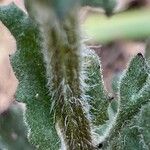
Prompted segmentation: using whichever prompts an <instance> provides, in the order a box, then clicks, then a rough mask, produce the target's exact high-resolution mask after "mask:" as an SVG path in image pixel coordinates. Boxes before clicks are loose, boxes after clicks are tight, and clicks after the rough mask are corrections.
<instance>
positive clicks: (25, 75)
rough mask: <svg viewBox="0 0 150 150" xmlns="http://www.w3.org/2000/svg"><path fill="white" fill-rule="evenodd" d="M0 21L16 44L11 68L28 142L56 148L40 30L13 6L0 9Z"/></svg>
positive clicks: (40, 147)
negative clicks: (23, 109) (24, 111)
mask: <svg viewBox="0 0 150 150" xmlns="http://www.w3.org/2000/svg"><path fill="white" fill-rule="evenodd" d="M12 18H13V19H12ZM0 20H1V21H2V22H3V23H4V24H5V25H6V27H8V29H9V30H10V31H11V33H12V34H13V36H14V37H15V38H16V41H17V46H18V50H17V52H16V53H15V56H14V57H13V58H12V65H13V68H14V71H15V73H16V75H17V78H18V79H19V82H20V84H19V88H18V91H17V94H16V97H17V100H21V101H22V102H25V103H26V105H27V111H26V119H27V123H28V125H29V127H30V130H31V134H30V136H29V139H30V141H31V143H32V144H33V145H34V146H35V147H36V148H37V149H40V150H42V149H43V150H45V149H50V150H51V149H58V147H59V139H58V136H57V134H56V131H55V125H54V121H53V119H54V118H53V115H52V114H50V107H51V100H50V96H49V95H48V93H49V90H48V88H47V87H46V83H47V80H46V71H45V66H44V62H43V56H42V53H41V49H42V46H41V41H42V40H41V37H40V34H39V29H38V27H37V25H36V24H35V23H34V22H33V21H32V20H31V19H30V18H29V17H28V16H27V15H26V14H24V13H23V12H22V11H21V10H20V9H19V8H18V7H16V6H15V5H14V4H10V5H8V6H5V7H0Z"/></svg>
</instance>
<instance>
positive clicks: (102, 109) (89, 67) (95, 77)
mask: <svg viewBox="0 0 150 150" xmlns="http://www.w3.org/2000/svg"><path fill="white" fill-rule="evenodd" d="M84 53H86V55H85V56H84V63H85V66H86V76H87V79H86V84H87V86H88V87H87V92H86V95H88V96H89V99H90V100H89V104H90V106H91V107H90V114H91V117H92V123H93V124H94V125H97V126H99V125H102V124H103V123H105V121H106V120H108V115H107V108H108V105H109V101H108V96H107V94H106V91H105V88H104V81H103V76H102V68H101V64H100V60H99V57H98V56H97V54H96V53H95V52H94V51H93V50H89V49H85V50H84Z"/></svg>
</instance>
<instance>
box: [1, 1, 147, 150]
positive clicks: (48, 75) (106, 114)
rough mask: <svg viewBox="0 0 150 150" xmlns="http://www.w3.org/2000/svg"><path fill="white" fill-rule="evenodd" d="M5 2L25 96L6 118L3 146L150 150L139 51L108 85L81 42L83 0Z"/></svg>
mask: <svg viewBox="0 0 150 150" xmlns="http://www.w3.org/2000/svg"><path fill="white" fill-rule="evenodd" d="M25 5H26V8H27V11H28V15H27V14H25V13H24V12H22V11H21V10H20V9H19V8H18V7H17V6H16V5H15V4H13V3H12V4H10V5H8V6H3V7H0V20H1V21H2V22H3V23H4V24H5V26H6V27H7V28H8V29H9V30H10V32H11V33H12V34H13V36H14V37H15V39H16V41H17V49H18V50H17V52H16V53H15V55H14V56H12V57H11V62H12V66H13V69H14V71H15V74H16V76H17V78H18V80H19V87H18V90H17V93H16V99H17V101H21V102H23V103H25V104H26V111H25V112H24V111H23V110H22V109H21V108H20V107H18V106H16V105H15V104H13V105H11V107H10V108H9V109H8V111H6V112H4V113H2V114H1V116H0V149H2V150H34V149H35V150H36V149H37V150H60V149H61V150H98V149H102V150H149V149H150V76H149V74H150V73H149V72H150V69H149V66H148V64H147V61H146V60H145V58H144V57H143V56H142V54H138V55H137V56H135V57H134V58H133V59H132V60H131V62H130V64H129V66H128V68H127V70H126V71H124V73H123V74H122V75H121V77H120V78H119V81H118V82H117V83H116V84H115V85H116V92H117V98H115V99H114V100H111V101H110V98H109V96H108V93H107V92H106V91H105V88H104V84H103V77H102V74H101V63H100V60H99V57H98V56H97V55H96V54H95V52H94V51H93V50H90V49H88V48H87V47H86V46H85V45H83V43H82V42H81V40H80V29H79V24H78V17H77V16H78V11H79V6H80V5H79V2H78V0H76V1H74V0H27V1H25Z"/></svg>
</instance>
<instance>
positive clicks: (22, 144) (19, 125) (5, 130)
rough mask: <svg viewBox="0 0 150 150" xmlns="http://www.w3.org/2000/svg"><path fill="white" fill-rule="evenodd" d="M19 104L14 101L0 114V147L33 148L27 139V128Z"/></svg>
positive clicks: (9, 148) (11, 148)
mask: <svg viewBox="0 0 150 150" xmlns="http://www.w3.org/2000/svg"><path fill="white" fill-rule="evenodd" d="M21 105H22V104H19V103H16V102H15V103H14V104H12V105H11V106H10V108H9V109H8V110H7V111H6V112H3V113H2V114H0V149H8V150H19V149H22V150H27V149H28V150H33V149H34V148H33V147H32V146H31V145H30V144H29V142H28V139H27V135H28V128H27V125H26V123H25V120H24V110H23V109H22V106H21Z"/></svg>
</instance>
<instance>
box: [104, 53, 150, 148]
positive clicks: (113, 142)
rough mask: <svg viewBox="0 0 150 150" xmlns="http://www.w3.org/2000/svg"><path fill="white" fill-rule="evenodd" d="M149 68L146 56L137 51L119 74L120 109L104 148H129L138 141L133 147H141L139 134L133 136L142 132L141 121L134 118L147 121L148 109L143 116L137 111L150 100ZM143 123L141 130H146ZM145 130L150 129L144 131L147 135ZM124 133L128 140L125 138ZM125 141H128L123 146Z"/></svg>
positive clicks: (144, 134)
mask: <svg viewBox="0 0 150 150" xmlns="http://www.w3.org/2000/svg"><path fill="white" fill-rule="evenodd" d="M148 70H149V68H148V66H147V62H146V60H145V59H144V58H143V56H142V55H141V54H138V55H137V56H136V57H135V58H133V60H132V61H131V63H130V65H129V67H128V69H127V71H126V73H125V74H124V76H123V77H122V80H121V83H120V88H119V91H120V93H119V94H120V97H119V109H118V112H117V116H116V119H115V123H114V124H113V128H112V129H111V131H110V135H109V137H108V138H107V139H106V143H107V144H106V145H107V146H106V145H105V146H104V149H105V148H106V149H113V150H115V149H120V150H122V149H130V148H131V147H132V146H133V145H134V144H135V145H137V143H139V145H137V147H136V148H135V149H142V148H143V145H142V144H141V141H139V138H137V137H135V138H134V136H136V135H137V136H141V131H140V130H139V126H140V125H139V124H137V123H136V122H137V121H135V118H136V119H137V120H140V123H141V122H143V121H144V120H145V121H146V122H149V119H148V118H147V115H146V113H147V114H148V113H149V112H148V111H146V112H145V116H142V117H140V116H138V117H137V115H138V114H141V113H142V112H140V111H141V110H143V106H146V105H147V104H149V102H150V77H149V74H148ZM146 127H147V129H145V130H143V131H144V132H145V131H146V130H148V126H146ZM146 134H147V135H149V134H150V132H149V131H148V132H147V133H146V132H145V133H143V134H142V137H144V136H146ZM131 135H133V136H131ZM125 137H126V138H127V142H126V141H124V140H125V139H124V138H125ZM129 138H130V139H129ZM125 143H129V145H126V146H124V144H125ZM131 145H132V146H131ZM141 146H142V148H141ZM134 147H135V146H133V149H134ZM144 150H147V149H144Z"/></svg>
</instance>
